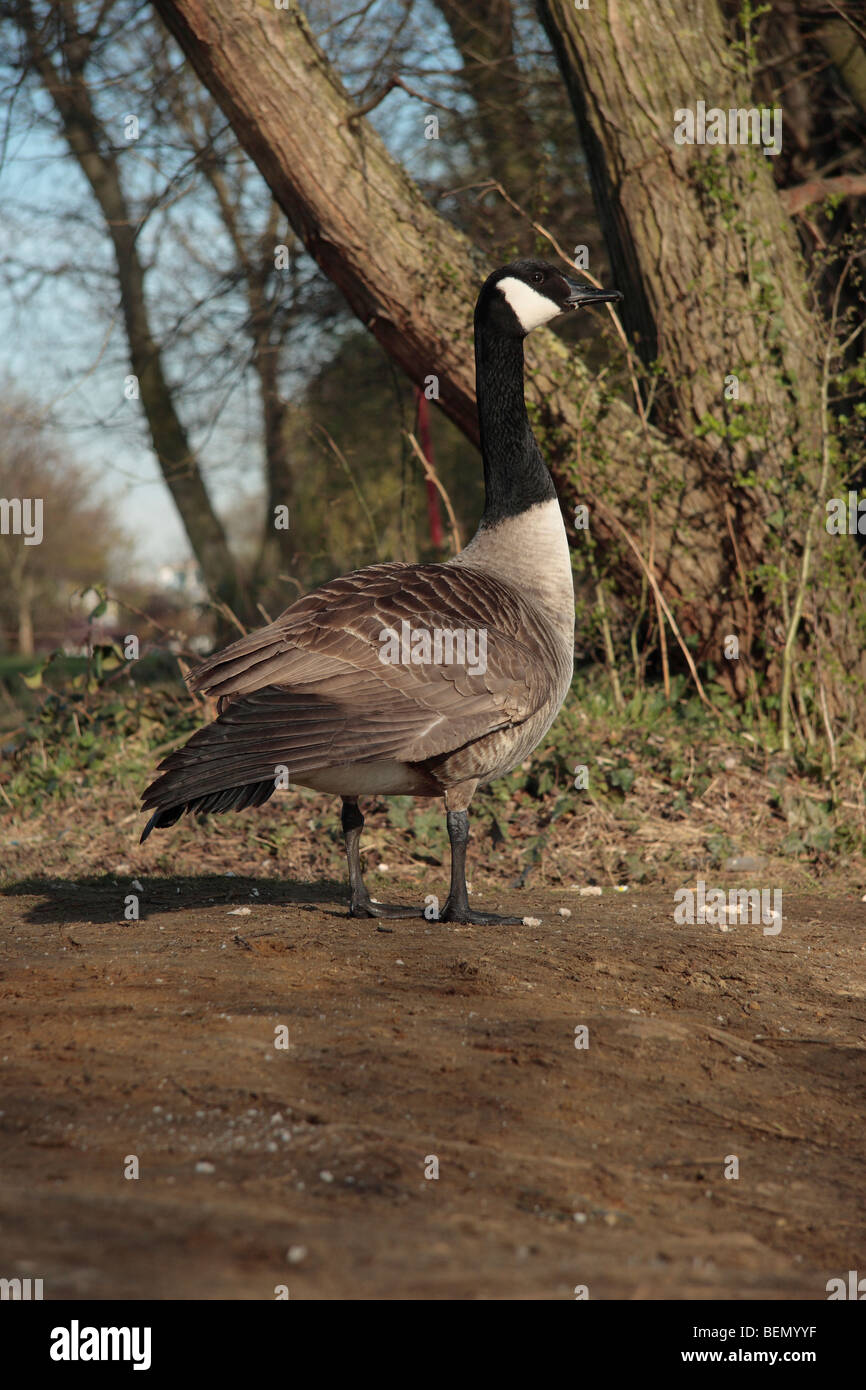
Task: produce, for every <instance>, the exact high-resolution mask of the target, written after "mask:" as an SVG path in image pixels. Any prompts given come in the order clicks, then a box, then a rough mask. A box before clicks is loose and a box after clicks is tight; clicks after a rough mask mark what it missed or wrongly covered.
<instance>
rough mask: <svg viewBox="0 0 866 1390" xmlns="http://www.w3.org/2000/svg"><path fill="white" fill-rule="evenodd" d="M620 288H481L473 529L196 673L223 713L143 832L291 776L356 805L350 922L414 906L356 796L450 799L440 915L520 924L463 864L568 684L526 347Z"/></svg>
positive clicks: (159, 784)
mask: <svg viewBox="0 0 866 1390" xmlns="http://www.w3.org/2000/svg"><path fill="white" fill-rule="evenodd" d="M618 297H619V296H618V295H615V294H613V293H604V292H601V291H594V290H589V289H587V288H586V287H584V286H578V285H576V284H575V283H574V282H573V281H570V280H568V279H566V277H565V276H563V275H562V274H561V273H560V272H559V271H558V270H556V269H555V267H553V266H549V265H547V264H546V263H545V262H539V261H519V262H515V263H513V264H512V265H511V266H507V267H505V268H504V269H503V270H501V271H498V272H496V273H495V274H494V275H492V276H491V277H490V278H489V279H488V281H487V282H486V284H485V285H484V287H483V289H482V291H481V294H480V296H479V300H478V306H477V308H476V317H475V347H476V369H477V380H478V405H479V420H480V426H481V444H482V457H483V460H484V473H485V491H486V505H485V511H484V515H483V516H482V519H481V523H480V525H479V529H478V531H477V533H476V535H475V536H474V538H473V539H472V541H471V542H470V543H469V544H468V545H467V547H466V548H465V550H463V551H462V552H461V553H460V554H459V555H457V556H455V557H453V559H451V560H449V561H447V562H446V563H444V564H400V563H390V564H377V565H370V566H367V567H365V568H364V569H361V570H357V571H355V572H354V573H353V574H349V575H346V576H343V577H342V578H339V579H334V580H332V581H331V582H330V583H328V584H325V585H323V586H322V587H321V588H319V589H317V590H316V591H315V592H313V593H311V594H308V595H307V596H306V597H304V598H302V599H299V600H298V601H297V602H296V603H294V604H292V605H291V607H290V608H287V609H286V611H285V612H284V613H282V614H281V615H280V617H279V618H277V619H276V621H275V622H273V623H271V624H269V625H268V626H267V627H265V628H262V629H260V630H259V631H257V632H254V633H251V634H250V635H249V636H247V637H243V638H241V639H240V641H238V642H234V643H232V644H231V646H229V647H226V648H225V649H224V650H223V651H220V652H218V653H216V654H215V655H214V656H212V657H210V658H209V659H208V660H207V661H205V662H204V663H203V664H202V665H201V666H200V667H198V668H197V670H196V671H194V672H193V673H192V675H191V676H190V678H189V684H190V687H191V688H192V689H193V690H195V691H200V692H203V693H206V694H208V695H210V696H212V697H214V698H216V699H217V700H218V701H219V706H218V708H219V711H220V713H219V717H218V718H217V719H216V720H215V721H214V723H212V724H209V725H207V726H206V727H205V728H203V729H200V730H199V731H198V732H197V733H196V734H194V735H193V736H192V738H191V739H190V740H189V742H188V743H187V744H186V745H185V746H184V747H183V748H180V749H178V750H177V751H176V752H174V753H172V754H170V756H169V757H168V758H167V759H166V760H165V761H164V762H163V763H162V764H161V765H160V770H161V772H162V776H161V777H159V778H158V779H157V780H156V781H155V782H154V783H153V784H152V785H151V786H150V787H148V788H147V790H146V792H145V793H144V798H143V799H144V804H145V807H146V808H148V809H152V810H153V815H152V816H151V818H150V820H149V822H148V824H147V825H146V827H145V829H144V832H143V834H142V839H143V840H144V839H146V837H147V836H148V834H149V833H150V831H151V830H152V829H153V828H155V827H162V826H166V825H171V824H173V823H174V822H175V821H176V820H178V819H179V817H180V816H181V815H182V814H183V813H184V812H185V811H191V812H194V813H197V814H199V815H202V814H206V813H208V812H215V811H223V810H228V809H242V808H243V807H246V806H253V805H261V804H262V802H264V801H266V800H267V799H268V797H269V796H270V795H271V793H272V792H273V791H274V788H275V786H277V785H285V784H286V781H290V782H294V783H297V784H298V785H300V786H305V787H310V788H313V789H314V790H316V791H321V792H327V793H332V794H334V795H339V796H341V797H342V798H343V815H342V823H343V830H344V834H345V837H346V849H347V856H348V861H349V877H350V884H351V892H352V897H351V907H350V911H351V912H353V913H355V914H358V915H368V916H377V917H378V916H396V915H400V916H406V915H413V914H412V913H411V912H410V910H409V909H405V908H387V907H385V905H383V904H379V903H375V902H374V901H373V900H372V899H370V897H369V895H368V893H367V891H366V888H365V887H364V884H363V879H362V878H361V868H360V857H359V846H358V842H359V839H360V831H361V827H362V826H363V817H362V815H361V812H360V809H359V807H358V798H359V797H362V796H366V795H407V794H408V795H415V796H444V798H445V805H446V811H447V823H448V831H449V837H450V840H451V848H452V882H451V893H450V895H449V899H448V902H447V903H446V905H445V910H444V911H443V913H442V914H441V915H442V918H443V919H444V920H459V921H488V920H500V921H511V920H519V919H511V918H492V916H491V915H490V914H486V915H485V914H480V913H476V912H473V911H472V910H471V909H470V908H469V905H468V898H467V896H466V887H465V869H464V861H465V850H466V841H467V839H468V817H467V808H468V805H469V803H470V801H471V799H472V796H473V794H474V792H475V789H476V787H477V786H478V785H479V783H486V782H489V781H492V780H494V779H495V778H497V777H501V776H503V775H505V774H506V773H508V772H510V771H512V770H513V769H514V768H515V767H517V766H518V765H519V764H520V763H521V762H522V761H523V760H524V759H525V758H526V757H528V756H529V754H530V753H531V752H532V751H533V750H534V749H535V748H536V747H537V745H538V743H539V742H540V741H541V739H542V738H543V737H544V735H545V733H546V732H547V730H548V729H549V728H550V726H551V724H552V723H553V721H554V719H555V718H556V715H557V713H558V711H559V709H560V708H561V706H562V703H563V701H564V699H565V696H566V694H567V691H568V687H569V684H570V681H571V675H572V666H573V652H574V592H573V587H572V578H571V564H570V557H569V548H568V541H567V537H566V533H565V526H564V524H563V520H562V515H561V512H560V508H559V503H558V500H557V497H556V493H555V490H554V488H553V483H552V480H551V477H550V473H549V471H548V469H547V467H546V465H545V464H544V461H543V459H542V458H541V454H540V452H539V450H538V446H537V444H536V442H535V439H534V437H533V435H532V431H531V429H530V426H529V421H528V418H527V416H526V409H525V405H524V399H523V338H524V337H525V335H526V333H527V332H528V331H530V329H531V328H532V327H536V326H538V325H539V324H540V323H543V322H547V321H548V320H549V319H551V318H554V317H555V316H556V315H557V314H559V313H562V312H564V311H565V310H566V309H569V308H576V307H579V304H581V303H586V302H589V301H592V300H597V299H614V298H618ZM281 778H282V780H281ZM419 910H420V909H419Z"/></svg>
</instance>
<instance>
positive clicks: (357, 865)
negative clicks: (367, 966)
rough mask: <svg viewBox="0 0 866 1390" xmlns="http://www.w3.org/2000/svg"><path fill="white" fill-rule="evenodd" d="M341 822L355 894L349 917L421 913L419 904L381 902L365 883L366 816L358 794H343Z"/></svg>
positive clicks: (350, 880)
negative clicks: (362, 858) (406, 904)
mask: <svg viewBox="0 0 866 1390" xmlns="http://www.w3.org/2000/svg"><path fill="white" fill-rule="evenodd" d="M340 822H341V824H342V827H343V839H344V841H345V844H346V859H347V860H348V864H349V887H350V889H351V892H352V897H351V900H350V902H349V916H350V917H420V916H421V911H420V909H419V908H412V907H400V906H397V905H394V906H389V905H388V904H387V903H378V902H376V901H375V900H374V899H373V898H371V897H370V894H369V893H368V891H367V886H366V884H365V883H364V876H363V874H362V873H361V849H360V845H361V831H362V830H363V829H364V817H363V815H362V814H361V808H360V806H359V805H358V798H357V797H356V796H344V797H343V809H342V811H341V813H340Z"/></svg>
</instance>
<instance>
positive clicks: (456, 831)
mask: <svg viewBox="0 0 866 1390" xmlns="http://www.w3.org/2000/svg"><path fill="white" fill-rule="evenodd" d="M445 821H446V824H447V826H448V839H449V840H450V841H451V889H450V891H449V893H448V900H447V902H446V903H445V906H444V907H443V909H442V911H441V913H440V914H439V921H440V922H471V923H472V924H473V925H475V926H479V927H487V926H496V924H497V923H499V924H500V925H502V926H511V927H519V926H520V924H521V922H522V920H523V919H522V917H500V916H498V915H497V914H496V913H495V912H474V911H473V909H472V908H471V907H470V906H469V894H468V893H467V891H466V846H467V844H468V842H469V813H468V812H467V811H447V812H446V815H445Z"/></svg>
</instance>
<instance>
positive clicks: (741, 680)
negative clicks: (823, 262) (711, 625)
mask: <svg viewBox="0 0 866 1390" xmlns="http://www.w3.org/2000/svg"><path fill="white" fill-rule="evenodd" d="M538 9H539V12H540V15H541V19H542V22H543V23H544V25H545V28H546V30H547V32H548V34H549V36H550V39H551V42H552V44H553V46H554V49H555V51H556V54H557V57H558V60H559V64H560V68H561V70H562V74H563V77H564V79H565V82H566V85H567V87H568V91H569V95H570V97H571V101H572V106H573V109H574V112H575V115H576V118H577V121H578V126H579V129H580V132H581V137H582V140H583V144H584V148H585V149H586V151H587V155H588V158H589V166H590V173H591V179H592V184H593V190H594V194H595V199H596V206H597V209H598V212H599V217H600V220H601V222H602V228H603V231H604V235H605V239H606V241H607V246H608V251H609V254H610V258H611V264H612V266H613V270H614V281H615V283H616V285H617V287H618V288H620V289H622V291H623V293H624V295H625V301H624V304H623V311H622V312H623V320H624V322H625V324H626V326H627V328H628V330H629V332H630V335H631V337H632V339H633V340H634V341H635V342H636V343H637V345H638V349H639V351H640V352H641V355H642V357H643V360H644V362H645V363H646V364H647V365H650V364H652V365H653V367H654V380H655V383H656V384H655V388H654V389H655V393H656V397H655V398H656V401H657V403H659V404H657V409H656V416H657V417H658V416H660V414H661V411H664V413H665V415H666V416H667V418H668V420H669V423H670V424H671V425H672V426H673V427H674V428H675V429H676V431H677V432H678V433H679V434H680V435H681V436H682V437H683V438H684V439H698V440H700V441H702V442H701V444H700V447H701V448H702V450H704V451H705V457H706V466H707V468H708V470H709V471H710V473H711V475H712V478H713V481H714V483H715V484H716V485H717V486H721V488H722V489H723V492H724V496H725V502H726V507H727V509H728V512H729V516H728V520H729V523H730V534H729V535H726V534H725V523H724V521H723V520H722V518H721V517H720V516H719V515H718V514H717V515H716V516H713V517H708V522H709V525H710V526H711V527H712V533H714V538H713V544H714V545H715V546H716V547H719V548H720V549H722V550H723V551H724V553H726V555H727V560H728V567H729V575H730V579H731V582H732V584H736V578H735V575H736V573H737V572H739V579H740V583H739V594H738V595H737V596H738V597H740V598H741V599H742V601H741V602H735V603H734V605H733V607H732V610H731V614H730V618H731V624H732V625H731V632H732V633H735V634H736V633H739V634H740V638H741V641H742V635H743V634H744V633H745V632H746V631H751V632H754V633H755V634H756V635H757V634H758V633H759V632H760V631H761V629H763V634H764V635H763V636H762V637H761V639H760V641H761V645H762V648H763V653H762V661H763V664H764V669H765V670H767V671H769V673H770V675H771V677H773V679H774V682H775V681H776V680H778V678H779V672H780V669H781V668H780V661H781V657H780V652H781V647H782V644H783V641H784V638H785V629H786V628H787V627H788V624H789V622H790V616H789V615H790V611H791V609H792V607H793V605H794V602H795V590H796V585H797V584H798V583H799V582H800V575H799V566H800V559H801V556H802V553H803V546H804V544H805V537H806V534H807V530H809V529H810V534H811V538H812V543H813V545H814V549H815V552H816V554H815V559H814V561H813V579H812V582H811V583H810V594H809V601H808V603H807V606H806V614H807V618H808V624H809V626H810V628H811V629H812V633H813V635H814V634H816V633H818V632H819V631H822V632H823V635H824V637H825V639H826V640H827V641H828V643H829V644H830V645H831V646H833V647H835V648H837V649H840V648H841V649H842V650H845V658H844V659H845V660H850V661H853V662H855V663H856V662H857V661H859V650H858V648H859V643H858V640H857V638H856V635H855V633H854V631H853V627H852V626H851V625H850V624H849V622H848V618H847V615H846V614H838V613H835V610H836V609H837V608H838V604H837V603H836V602H835V600H834V590H836V589H838V587H839V584H840V582H844V581H842V580H841V578H840V575H841V568H842V567H843V566H845V565H846V564H848V563H849V561H850V563H852V564H853V563H854V557H843V555H842V547H844V546H846V545H847V542H841V541H836V542H835V546H836V547H837V549H835V550H834V552H833V561H834V564H833V567H832V568H831V569H828V568H826V567H824V566H822V564H821V562H820V559H819V555H820V553H821V552H822V551H823V552H825V553H826V551H827V542H828V538H827V535H826V532H825V529H824V527H823V524H822V521H823V516H822V519H821V522H818V523H817V524H816V523H815V519H814V515H813V509H814V507H815V502H816V497H817V500H818V503H819V505H820V506H821V508H822V510H823V500H824V499H823V498H822V497H821V495H820V490H819V488H820V480H821V476H822V443H823V441H822V427H823V426H824V425H826V421H825V420H824V417H823V411H822V404H821V385H822V368H823V366H824V350H825V344H826V341H827V328H826V325H825V324H824V322H823V320H822V319H821V318H820V317H819V316H818V315H817V314H816V313H815V312H813V311H812V309H811V308H810V306H809V304H808V291H807V276H806V270H805V267H804V265H803V263H802V261H801V258H800V254H799V250H798V247H797V242H796V238H795V235H794V231H793V228H792V226H791V223H790V221H789V217H788V214H787V211H786V208H785V204H784V202H783V199H782V198H781V197H780V195H779V192H778V190H777V188H776V185H775V183H774V179H773V157H772V156H767V155H765V154H764V153H763V152H762V150H761V149H758V148H755V146H754V145H750V144H743V143H739V144H738V143H731V144H718V145H711V144H709V143H707V144H698V143H695V144H686V143H683V144H679V143H676V142H675V139H674V131H675V128H676V127H677V126H678V125H680V124H681V122H682V118H683V116H682V113H684V112H685V111H686V110H692V111H694V110H695V108H696V104H697V101H698V99H702V100H704V101H705V103H706V107H707V108H711V107H716V108H720V109H721V110H722V111H723V112H724V114H725V117H727V114H728V112H729V111H730V110H731V109H732V108H738V109H745V110H748V109H749V108H750V107H753V106H756V105H757V103H756V102H755V101H754V98H753V95H752V92H751V83H750V80H749V71H748V67H749V62H750V59H749V58H748V56H746V57H744V56H743V55H742V54H741V53H739V52H738V51H737V50H736V49H734V48H733V47H732V45H731V44H730V42H729V41H728V39H727V38H726V35H725V31H724V28H723V22H722V16H721V13H720V10H719V7H718V5H717V3H716V0H701V3H699V4H693V3H685V0H592V4H591V5H590V6H589V7H588V8H587V9H585V10H584V9H581V10H576V9H575V7H574V5H573V3H572V2H571V0H539V3H538ZM746 52H747V50H746ZM780 109H781V108H780ZM675 113H678V114H677V115H675ZM783 114H784V113H783ZM696 133H697V132H696ZM727 133H728V132H726V134H727ZM769 133H770V132H769V131H768V134H769ZM783 133H784V127H783ZM726 386H727V390H726ZM731 391H736V392H737V393H738V394H737V395H736V396H735V397H734V398H733V399H731V398H730V395H729V392H731ZM829 481H830V484H831V486H833V485H834V480H833V479H832V478H831V479H830V480H829ZM836 484H837V485H836V486H835V487H834V490H836V491H837V495H838V486H839V485H838V480H836ZM810 517H811V518H812V520H811V521H810ZM712 533H711V534H712ZM734 537H736V546H735V544H734ZM836 562H838V567H837V564H836ZM848 582H851V580H850V578H849V579H848ZM855 582H856V583H857V584H858V585H859V583H860V579H859V577H858V578H857V579H856V580H855ZM734 593H735V594H737V589H736V588H735V589H734ZM747 595H749V596H750V598H749V597H747ZM729 669H730V671H731V674H732V675H733V676H734V677H735V679H734V682H733V683H734V685H735V688H736V689H737V690H739V691H740V692H742V690H743V689H744V686H745V671H744V668H743V665H742V664H740V663H733V664H732V665H731V666H730V667H729Z"/></svg>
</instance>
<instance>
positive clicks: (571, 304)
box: [562, 275, 622, 309]
mask: <svg viewBox="0 0 866 1390" xmlns="http://www.w3.org/2000/svg"><path fill="white" fill-rule="evenodd" d="M562 278H563V279H564V280H565V283H566V284H567V285H568V288H569V290H570V291H571V293H570V294H569V296H568V299H567V300H566V301H565V306H566V308H567V309H582V308H583V306H584V305H585V304H615V303H616V301H617V300H618V299H622V295H621V294H620V292H619V290H597V289H596V288H595V287H594V286H593V285H587V284H581V282H580V281H579V280H572V278H571V276H570V275H564V276H563V277H562Z"/></svg>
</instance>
